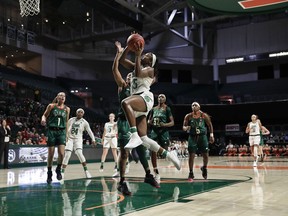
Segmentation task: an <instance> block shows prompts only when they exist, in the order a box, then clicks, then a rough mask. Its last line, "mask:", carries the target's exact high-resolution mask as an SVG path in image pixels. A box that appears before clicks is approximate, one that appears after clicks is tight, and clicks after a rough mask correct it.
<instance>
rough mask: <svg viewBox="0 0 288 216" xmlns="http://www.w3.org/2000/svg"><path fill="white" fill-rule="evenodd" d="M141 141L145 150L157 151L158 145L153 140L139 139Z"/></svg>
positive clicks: (145, 137) (147, 138)
mask: <svg viewBox="0 0 288 216" xmlns="http://www.w3.org/2000/svg"><path fill="white" fill-rule="evenodd" d="M141 140H142V141H143V146H145V147H146V148H147V149H149V150H151V151H153V152H158V151H159V149H160V145H159V144H158V143H157V142H155V141H154V140H152V139H150V138H149V137H148V136H143V137H141Z"/></svg>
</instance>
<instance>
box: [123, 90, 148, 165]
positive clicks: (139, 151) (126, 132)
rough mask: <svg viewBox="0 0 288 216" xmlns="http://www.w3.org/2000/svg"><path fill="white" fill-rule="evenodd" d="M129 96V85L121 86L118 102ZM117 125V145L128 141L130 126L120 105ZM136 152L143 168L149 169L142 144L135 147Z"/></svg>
mask: <svg viewBox="0 0 288 216" xmlns="http://www.w3.org/2000/svg"><path fill="white" fill-rule="evenodd" d="M129 96H130V86H126V87H125V88H122V91H121V92H119V94H118V98H119V103H120V104H121V102H122V100H124V99H125V98H127V97H129ZM117 127H118V146H119V147H120V146H123V148H124V146H125V145H126V144H127V143H128V142H129V139H130V136H131V133H130V126H129V123H128V121H127V119H126V116H125V113H124V111H123V109H122V107H121V106H120V108H119V111H118V118H117ZM136 152H137V154H138V156H139V160H140V162H141V164H142V166H143V167H144V169H145V170H148V169H149V164H148V161H147V158H146V148H145V147H144V146H143V145H140V146H137V147H136Z"/></svg>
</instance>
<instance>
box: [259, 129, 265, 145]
mask: <svg viewBox="0 0 288 216" xmlns="http://www.w3.org/2000/svg"><path fill="white" fill-rule="evenodd" d="M259 145H260V146H264V137H263V134H262V131H261V130H260V143H259Z"/></svg>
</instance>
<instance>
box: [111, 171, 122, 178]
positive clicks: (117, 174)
mask: <svg viewBox="0 0 288 216" xmlns="http://www.w3.org/2000/svg"><path fill="white" fill-rule="evenodd" d="M119 176H120V173H119V172H118V171H116V172H115V173H114V174H113V175H112V177H113V178H115V177H119Z"/></svg>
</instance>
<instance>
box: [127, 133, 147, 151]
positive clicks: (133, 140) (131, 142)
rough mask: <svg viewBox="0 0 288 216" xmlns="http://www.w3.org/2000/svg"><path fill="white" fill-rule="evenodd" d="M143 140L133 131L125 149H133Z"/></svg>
mask: <svg viewBox="0 0 288 216" xmlns="http://www.w3.org/2000/svg"><path fill="white" fill-rule="evenodd" d="M142 143H143V141H142V140H141V138H140V137H139V135H138V133H133V134H132V135H131V138H130V140H129V142H128V143H127V145H126V146H125V147H124V148H125V149H133V148H136V147H137V146H139V145H141V144H142Z"/></svg>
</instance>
